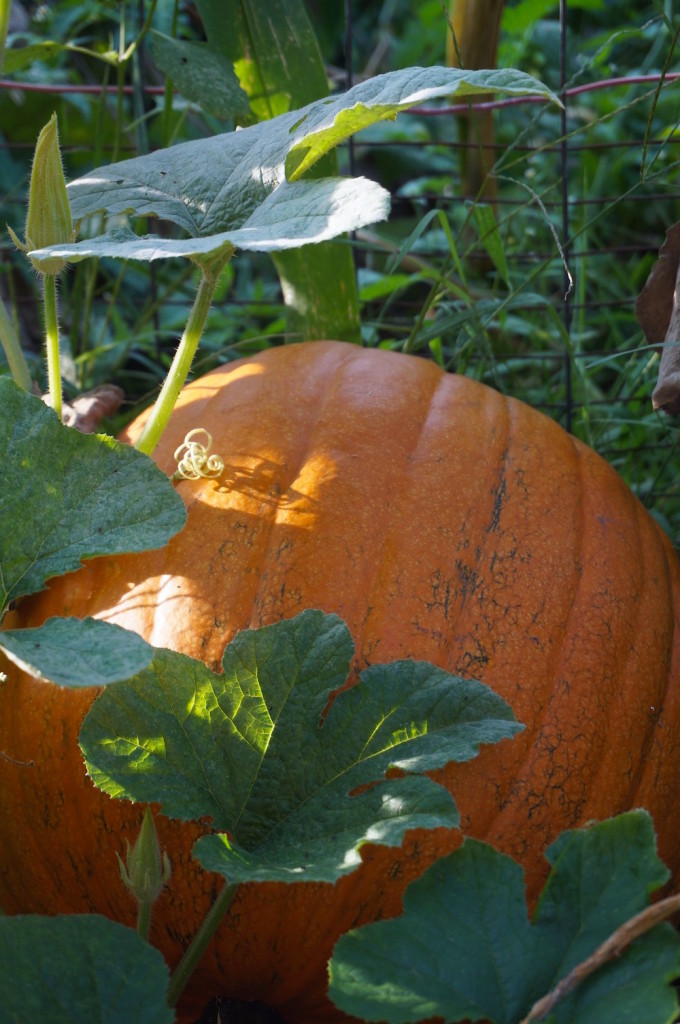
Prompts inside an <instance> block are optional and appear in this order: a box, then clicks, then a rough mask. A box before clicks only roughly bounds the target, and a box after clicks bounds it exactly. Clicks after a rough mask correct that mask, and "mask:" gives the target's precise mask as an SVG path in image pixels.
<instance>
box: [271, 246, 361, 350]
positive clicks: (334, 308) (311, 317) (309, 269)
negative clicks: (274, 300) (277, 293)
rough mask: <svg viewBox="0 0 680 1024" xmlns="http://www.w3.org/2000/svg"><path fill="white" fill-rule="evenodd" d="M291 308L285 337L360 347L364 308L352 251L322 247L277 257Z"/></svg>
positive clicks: (283, 285)
mask: <svg viewBox="0 0 680 1024" xmlns="http://www.w3.org/2000/svg"><path fill="white" fill-rule="evenodd" d="M272 256H273V260H274V263H275V265H276V270H277V273H278V275H279V280H280V282H281V289H282V291H283V300H284V302H285V304H286V331H287V333H288V335H290V336H292V337H293V338H295V339H296V340H299V341H316V340H317V339H318V338H336V339H337V340H338V341H352V342H355V343H356V342H358V341H359V340H360V337H361V325H360V322H359V304H358V296H357V286H356V276H355V270H354V259H353V257H352V250H351V248H350V247H349V246H348V245H345V244H343V243H342V242H322V243H321V244H320V245H315V246H314V247H312V246H309V245H305V246H302V247H300V248H296V249H287V250H286V251H285V252H278V253H273V254H272Z"/></svg>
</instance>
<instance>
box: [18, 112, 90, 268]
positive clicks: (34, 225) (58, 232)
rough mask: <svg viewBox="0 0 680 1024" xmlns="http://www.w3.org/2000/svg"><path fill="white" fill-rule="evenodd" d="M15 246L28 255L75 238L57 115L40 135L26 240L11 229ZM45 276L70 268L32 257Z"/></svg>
mask: <svg viewBox="0 0 680 1024" xmlns="http://www.w3.org/2000/svg"><path fill="white" fill-rule="evenodd" d="M8 230H9V233H10V235H11V236H12V240H13V241H14V244H15V245H17V246H18V247H19V248H20V249H22V250H23V251H24V252H32V251H33V250H35V249H43V248H45V246H48V245H59V244H65V243H67V242H72V241H73V239H74V237H75V236H74V232H73V220H72V218H71V206H70V204H69V201H68V194H67V192H66V179H65V178H64V169H63V167H62V163H61V153H60V151H59V134H58V129H57V115H56V114H52V117H51V118H50V120H49V121H48V122H47V124H46V125H45V127H44V128H43V129H42V131H41V132H40V135H39V136H38V141H37V143H36V147H35V154H34V157H33V167H32V170H31V187H30V191H29V198H28V214H27V217H26V241H25V243H24V242H21V241H20V240H19V239H18V238H17V236H16V234H15V233H14V232H13V231H12V229H11V228H8ZM29 259H30V261H31V263H32V264H33V266H34V267H35V268H36V270H39V271H40V273H41V274H49V275H56V274H59V273H60V272H61V271H62V270H63V269H64V267H65V266H66V260H64V259H61V258H60V257H49V258H47V259H37V258H36V257H34V256H29Z"/></svg>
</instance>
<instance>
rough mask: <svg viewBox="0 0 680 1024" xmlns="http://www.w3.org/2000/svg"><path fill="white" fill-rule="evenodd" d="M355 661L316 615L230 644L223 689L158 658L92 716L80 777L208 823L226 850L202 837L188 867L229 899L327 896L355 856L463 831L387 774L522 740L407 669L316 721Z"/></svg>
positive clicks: (494, 701)
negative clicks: (262, 894)
mask: <svg viewBox="0 0 680 1024" xmlns="http://www.w3.org/2000/svg"><path fill="white" fill-rule="evenodd" d="M351 656H352V641H351V638H350V635H349V632H348V630H347V627H346V626H345V624H344V623H343V622H342V621H341V620H340V619H338V618H337V617H336V616H333V615H324V614H323V613H322V612H319V611H306V612H302V613H301V614H300V615H298V616H297V617H296V618H295V619H291V620H289V621H284V622H280V623H277V624H275V625H273V626H268V627H266V628H264V629H261V630H254V631H251V630H248V631H244V632H242V633H240V634H238V635H237V636H236V638H235V639H234V640H233V641H232V643H231V644H230V645H229V647H228V648H227V650H226V652H225V655H224V659H223V665H224V672H223V674H221V675H215V674H214V673H213V672H211V671H210V670H209V669H208V668H206V666H205V665H203V664H202V663H201V662H197V661H193V660H192V659H190V658H186V657H183V656H181V655H178V654H174V653H172V652H170V651H164V652H160V651H159V652H158V653H157V656H156V658H155V659H154V662H153V664H152V666H151V667H150V668H149V669H148V670H147V671H145V672H142V673H141V674H140V675H139V676H137V677H136V678H134V679H132V680H129V681H128V682H126V683H118V684H114V685H113V686H112V687H110V688H109V689H108V690H106V691H105V692H104V693H103V694H102V695H101V696H100V697H99V698H98V700H97V701H96V702H95V704H94V705H93V707H92V709H91V711H90V712H89V714H88V716H87V718H86V719H85V722H84V725H83V729H82V732H81V737H80V743H81V748H82V750H83V753H84V755H85V760H86V763H87V767H88V771H89V773H90V775H91V777H92V779H93V780H94V782H95V784H96V785H97V786H99V787H100V788H101V789H103V790H104V792H106V793H109V794H110V795H111V796H114V797H126V798H128V799H132V800H143V801H147V802H158V803H160V804H162V810H163V813H164V814H167V815H170V816H171V817H177V818H181V819H186V818H200V817H203V816H210V817H211V818H212V820H213V824H214V827H215V828H216V829H217V830H219V831H220V832H225V833H228V835H210V836H205V837H203V838H202V839H200V840H199V841H198V844H197V847H196V855H197V856H198V858H199V860H200V861H201V863H202V864H203V865H204V867H206V868H208V869H209V870H214V871H220V872H222V873H223V874H225V875H226V876H227V878H228V879H229V882H230V883H236V882H241V881H246V880H253V881H254V880H281V881H305V880H306V881H335V880H336V879H337V878H339V877H340V876H341V875H342V874H345V873H347V872H349V871H352V870H353V869H354V868H355V867H356V866H357V865H358V863H359V860H360V858H359V854H358V848H359V846H360V845H361V844H362V843H365V842H372V843H381V844H384V845H398V844H399V843H400V842H401V840H402V838H403V836H404V833H405V832H406V830H407V829H411V828H434V827H437V826H446V827H449V828H450V827H452V826H454V825H455V824H456V823H457V814H456V812H455V808H454V805H453V801H452V799H451V797H450V795H449V793H448V792H447V791H446V790H445V789H443V788H442V787H440V786H438V785H436V784H435V783H434V782H432V781H431V780H430V779H429V778H426V777H421V776H415V775H411V774H409V775H405V776H403V777H400V778H390V779H388V780H385V779H384V775H385V773H386V771H387V770H388V768H389V767H391V766H396V767H398V768H401V769H402V770H403V771H404V772H408V773H415V772H424V771H428V770H430V769H433V768H437V767H439V766H441V765H443V764H446V763H448V762H450V761H464V760H467V759H469V758H471V757H474V755H475V754H476V752H477V750H478V747H479V744H480V743H493V742H496V741H498V740H500V739H502V738H505V737H510V736H513V735H514V734H515V733H516V732H517V731H518V729H520V728H521V726H519V725H518V723H517V722H516V721H515V719H514V717H513V715H512V711H511V710H510V708H509V707H508V706H507V705H506V704H505V703H504V702H503V701H502V700H501V699H500V698H499V697H498V696H497V695H496V694H494V693H492V692H491V691H490V690H489V689H487V688H486V687H484V686H482V685H481V684H480V683H476V682H471V681H464V680H460V679H456V678H454V677H452V676H449V675H448V674H447V673H445V672H443V671H441V670H439V669H436V668H434V667H433V666H431V665H426V664H424V663H415V662H397V663H394V664H392V665H382V666H373V667H372V668H370V669H369V670H367V671H366V672H364V673H363V674H362V676H361V679H360V681H359V683H357V684H356V685H355V686H354V687H352V688H351V689H349V690H346V691H344V692H342V693H340V694H339V695H338V696H337V697H336V699H335V700H334V701H333V703H332V704H331V706H330V709H328V712H327V713H326V708H327V704H328V700H329V696H330V694H331V693H333V692H334V691H335V690H337V689H338V687H340V686H341V685H342V684H343V683H344V682H345V680H346V678H347V675H348V673H349V667H350V660H351ZM374 783H375V785H374Z"/></svg>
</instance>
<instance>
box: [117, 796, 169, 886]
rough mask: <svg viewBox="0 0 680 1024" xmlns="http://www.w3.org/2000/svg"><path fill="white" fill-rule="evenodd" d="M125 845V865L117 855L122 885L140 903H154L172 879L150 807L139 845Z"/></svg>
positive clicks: (138, 839)
mask: <svg viewBox="0 0 680 1024" xmlns="http://www.w3.org/2000/svg"><path fill="white" fill-rule="evenodd" d="M126 844H127V856H126V858H125V860H126V863H125V864H124V863H123V859H122V857H120V856H118V863H119V866H120V875H121V878H122V879H123V883H124V884H125V886H126V888H128V889H129V890H130V892H132V893H133V895H134V896H135V898H136V900H137V902H138V903H139V904H152V903H155V901H156V900H157V899H158V897H159V896H160V894H161V890H162V889H163V886H164V885H165V884H166V883H167V881H168V879H169V878H170V861H169V860H168V855H167V853H165V852H163V854H162V856H161V850H160V846H159V845H158V837H157V835H156V827H155V825H154V821H153V815H152V814H151V811H150V810H149V808H148V807H147V809H146V813H145V814H144V820H143V821H142V827H141V829H140V830H139V836H138V837H137V842H136V843H135V844H134V846H130V844H129V842H127V840H126Z"/></svg>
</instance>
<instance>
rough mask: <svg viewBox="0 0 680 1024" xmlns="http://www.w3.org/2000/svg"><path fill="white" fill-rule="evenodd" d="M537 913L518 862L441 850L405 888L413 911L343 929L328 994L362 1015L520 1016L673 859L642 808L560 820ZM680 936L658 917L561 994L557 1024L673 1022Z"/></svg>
mask: <svg viewBox="0 0 680 1024" xmlns="http://www.w3.org/2000/svg"><path fill="white" fill-rule="evenodd" d="M547 858H548V860H549V861H550V863H551V864H552V865H553V868H552V872H551V874H550V877H549V879H548V882H547V884H546V887H545V889H544V891H543V895H542V897H541V900H540V901H539V905H538V908H537V911H536V913H535V915H534V919H533V921H532V922H530V921H529V918H528V916H527V911H526V906H525V897H524V883H523V878H522V872H521V869H520V868H519V866H518V865H517V864H516V863H515V862H514V861H513V860H511V859H510V858H509V857H506V856H503V855H502V854H500V853H498V852H497V851H496V850H494V849H493V848H492V847H490V846H487V845H485V844H484V843H479V842H477V841H475V840H466V841H465V843H464V844H463V846H462V848H461V849H459V850H456V851H455V852H454V853H453V854H451V855H450V856H448V857H445V858H442V859H441V860H440V861H438V862H437V863H436V864H434V865H433V866H432V867H431V868H429V869H428V870H427V871H426V872H425V874H424V875H423V876H422V878H420V879H419V880H418V881H416V882H414V883H413V884H412V885H411V886H409V888H408V889H407V891H406V893H405V895H404V915H403V916H402V917H400V918H396V919H394V920H391V921H381V922H379V923H377V924H372V925H367V926H366V927H364V928H359V929H356V930H355V931H352V932H349V933H348V934H347V935H344V936H343V937H342V938H341V939H340V940H339V941H338V943H337V944H336V947H335V950H334V953H333V958H332V960H331V963H330V996H331V998H332V999H333V1001H334V1002H335V1003H336V1005H337V1006H339V1007H340V1008H341V1009H342V1010H344V1011H346V1012H347V1013H350V1014H353V1015H355V1016H357V1017H362V1018H364V1019H365V1020H369V1021H370V1020H381V1021H387V1022H389V1024H404V1022H406V1021H418V1020H421V1019H424V1018H430V1017H442V1018H443V1019H444V1020H446V1021H461V1020H488V1021H492V1022H493V1024H519V1022H520V1021H522V1020H524V1018H525V1017H526V1016H527V1014H528V1013H529V1011H530V1010H531V1008H532V1006H533V1005H534V1004H535V1002H536V1001H537V1000H538V999H539V998H541V997H542V996H543V995H545V994H547V993H548V992H549V991H550V990H552V989H553V987H554V986H555V985H556V984H557V982H558V981H559V980H560V979H561V978H564V977H565V976H566V975H567V974H568V973H569V971H571V970H572V968H574V967H576V966H577V965H578V964H580V963H582V962H583V961H585V960H586V959H587V958H588V957H589V956H590V955H591V954H592V953H593V952H594V950H595V949H596V948H597V947H598V946H599V945H600V944H601V943H602V942H603V941H604V940H605V939H606V938H607V937H608V936H609V935H610V934H611V933H612V932H614V931H615V930H616V929H617V928H618V927H620V926H621V925H622V924H623V923H624V922H625V921H627V920H628V919H629V918H631V917H632V916H634V915H635V914H637V913H638V912H639V911H640V910H642V909H643V908H644V907H645V906H646V905H647V902H648V899H649V895H650V892H651V891H653V890H655V889H658V888H659V887H660V886H661V885H662V884H663V883H664V881H665V880H666V878H667V877H668V871H667V870H666V868H665V867H664V865H663V864H662V863H661V861H660V860H659V859H658V857H657V856H656V850H655V840H654V830H653V827H652V823H651V820H650V818H649V816H648V815H647V814H646V813H645V812H642V811H634V812H631V813H629V814H625V815H621V816H620V817H619V818H615V819H612V820H610V821H607V822H603V823H601V824H598V825H595V826H593V827H592V828H591V829H587V830H581V831H575V832H567V833H564V834H563V835H562V836H561V837H560V838H559V839H558V840H557V842H556V843H554V844H553V846H552V847H550V849H549V850H548V852H547ZM679 971H680V938H679V937H678V936H677V935H676V933H675V932H674V930H673V929H672V928H671V927H670V926H668V925H659V926H657V927H656V928H654V930H653V931H651V932H650V933H649V934H647V935H645V936H643V937H642V938H639V939H637V940H636V941H635V942H634V943H633V945H632V946H630V947H629V949H628V950H626V951H625V952H624V953H623V954H621V955H620V956H619V957H617V958H616V959H615V960H614V961H613V962H610V963H608V964H607V965H606V966H605V967H604V968H601V969H600V970H599V971H597V972H596V973H594V974H592V975H590V976H589V977H587V978H586V979H585V980H583V981H582V982H581V984H580V985H578V986H577V987H576V988H574V989H573V990H572V991H571V992H570V993H569V994H568V995H566V996H565V997H564V998H563V999H562V1000H561V1001H559V1002H558V1003H557V1004H556V1006H555V1008H554V1009H553V1010H552V1012H551V1014H550V1017H549V1020H550V1021H552V1022H553V1024H567V1022H569V1024H577V1022H578V1024H605V1022H609V1021H613V1020H615V1021H617V1024H639V1022H640V1021H642V1020H644V1021H645V1024H668V1022H669V1021H671V1020H673V1019H674V1017H675V1013H676V1012H677V999H676V996H675V994H674V992H673V990H672V989H671V988H670V986H669V982H670V981H671V980H672V979H673V978H674V977H676V976H677V975H678V972H679Z"/></svg>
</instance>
